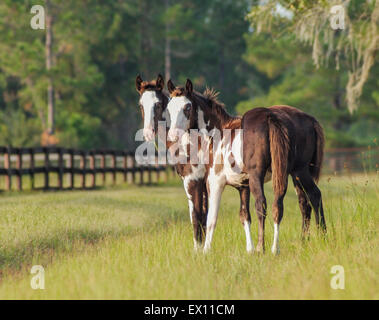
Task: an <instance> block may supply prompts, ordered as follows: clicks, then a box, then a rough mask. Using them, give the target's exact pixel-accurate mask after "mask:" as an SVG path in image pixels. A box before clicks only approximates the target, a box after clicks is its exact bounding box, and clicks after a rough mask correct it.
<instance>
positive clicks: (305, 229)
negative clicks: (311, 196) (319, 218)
mask: <svg viewBox="0 0 379 320" xmlns="http://www.w3.org/2000/svg"><path fill="white" fill-rule="evenodd" d="M292 181H293V185H294V186H295V191H296V194H297V197H298V199H299V207H300V211H301V214H302V216H303V225H302V236H303V238H305V237H307V236H309V225H310V222H311V213H312V207H311V206H310V204H309V201H308V198H307V195H306V193H305V192H304V190H303V188H302V187H301V184H300V181H298V180H297V179H296V175H292Z"/></svg>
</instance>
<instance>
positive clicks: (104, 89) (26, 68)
mask: <svg viewBox="0 0 379 320" xmlns="http://www.w3.org/2000/svg"><path fill="white" fill-rule="evenodd" d="M340 2H341V3H343V5H345V7H346V9H347V17H348V23H349V24H348V27H349V28H348V29H347V31H346V32H344V31H341V30H332V31H331V29H330V25H329V24H328V23H327V22H328V20H327V17H328V12H329V9H330V3H329V2H327V1H323V0H321V1H312V0H293V1H292V0H290V1H279V0H271V1H265V2H261V1H255V0H201V1H200V0H179V1H174V0H160V1H147V0H117V1H101V0H82V1H74V0H65V1H59V0H45V1H37V0H35V1H29V0H2V2H1V3H0V144H1V145H13V146H35V145H40V144H41V143H47V142H46V139H45V138H44V137H45V135H46V133H47V134H50V133H51V134H52V138H53V139H52V140H51V141H50V142H52V143H58V144H59V145H62V146H67V147H80V148H88V149H89V148H95V147H96V148H101V147H107V148H133V147H134V146H135V142H134V135H135V132H136V130H137V129H138V128H140V127H141V119H140V115H139V110H138V108H137V101H138V95H137V93H136V91H135V87H134V80H135V77H136V75H137V74H139V73H140V74H141V75H142V77H143V78H146V79H152V78H155V77H156V75H157V73H162V74H164V75H165V78H166V81H167V80H168V78H169V77H171V78H172V79H173V80H174V81H175V82H176V83H184V81H185V79H186V78H187V77H189V78H191V79H192V80H193V82H194V84H195V87H196V89H198V90H199V91H201V90H202V89H204V88H205V86H210V87H214V88H216V89H217V90H219V91H220V92H221V94H220V99H221V100H222V101H223V102H224V103H225V104H226V106H227V108H228V110H229V111H230V112H232V113H240V114H242V113H243V112H245V111H247V110H248V109H250V108H253V107H258V106H269V105H272V104H289V105H292V106H295V107H298V108H300V109H302V110H304V111H306V112H309V113H310V114H312V115H314V116H315V117H317V118H318V119H319V120H320V121H321V123H322V124H323V126H324V128H325V130H326V135H327V143H328V146H363V145H368V144H372V143H373V140H374V138H377V137H379V86H378V84H379V79H378V74H379V65H378V63H377V62H378V58H377V57H376V55H375V54H376V52H377V48H378V46H377V44H378V42H377V39H378V32H377V29H375V25H376V26H377V20H376V19H377V15H375V14H376V10H378V3H377V1H374V0H372V1H369V0H350V1H340ZM35 4H41V5H43V6H44V7H45V8H46V9H47V17H51V19H52V20H51V26H50V29H49V30H50V31H51V38H52V42H51V45H50V49H51V50H50V51H49V50H48V47H49V46H48V41H47V38H46V37H47V34H48V30H33V29H32V28H31V27H30V19H31V18H32V14H31V13H30V8H31V7H32V6H33V5H35ZM312 14H313V15H312ZM323 15H324V16H323ZM312 17H313V20H312ZM314 17H319V19H315V18H314ZM321 17H324V20H322V19H321ZM325 17H326V18H325ZM307 19H308V20H307ZM325 19H326V20H325ZM46 21H48V20H46ZM319 21H324V24H321V23H320V22H319ZM325 21H326V22H325ZM46 27H48V24H47V25H46ZM307 28H308V29H307ZM309 28H311V29H309ZM299 30H302V31H301V32H303V34H301V32H300V31H299ZM304 30H305V31H304ZM357 30H358V31H357ZM352 31H354V33H348V32H352ZM307 32H308V33H309V34H311V35H312V36H309V37H306V35H307ZM304 34H305V37H304ZM354 37H355V38H354ZM362 39H363V40H364V41H363V40H362ZM349 41H350V42H349ZM375 41H376V42H375ZM348 48H350V49H349V50H348ZM366 57H368V58H371V60H370V61H369V62H372V63H371V64H370V65H369V68H368V74H367V79H364V80H365V81H363V82H364V85H362V90H361V92H358V93H356V92H357V90H356V91H352V92H355V93H356V94H355V95H354V98H356V99H355V100H354V101H353V102H354V103H355V105H354V106H353V107H351V106H352V105H353V104H352V102H351V99H350V100H349V99H348V98H349V92H350V91H349V86H348V84H349V81H353V80H356V82H359V81H358V80H360V79H361V78H359V76H360V77H362V72H361V73H359V71H360V70H361V69H362V68H361V69H359V68H360V67H362V66H364V65H363V63H364V61H365V60H364V59H366ZM353 60H354V62H355V64H354V66H355V69H352V67H354V66H352V64H351V61H353ZM366 66H367V64H366ZM362 70H366V69H362ZM354 72H356V75H357V78H354V79H353V80H351V77H352V76H351V74H352V73H353V75H354ZM361 82H362V81H361ZM354 85H355V83H354V81H353V83H352V84H351V86H352V87H353V88H356V87H354ZM49 88H53V90H50V94H51V97H52V101H53V102H52V103H53V106H54V126H53V127H52V123H51V119H50V118H49V117H48V115H49V103H50V102H49V99H48V92H49ZM49 130H53V132H49Z"/></svg>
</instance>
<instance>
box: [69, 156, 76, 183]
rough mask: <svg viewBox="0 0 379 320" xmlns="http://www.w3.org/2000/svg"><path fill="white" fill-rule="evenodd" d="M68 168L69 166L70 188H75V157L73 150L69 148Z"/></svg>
mask: <svg viewBox="0 0 379 320" xmlns="http://www.w3.org/2000/svg"><path fill="white" fill-rule="evenodd" d="M69 153H70V158H69V164H68V165H69V168H70V188H71V189H74V188H75V157H74V150H73V149H70V152H69Z"/></svg>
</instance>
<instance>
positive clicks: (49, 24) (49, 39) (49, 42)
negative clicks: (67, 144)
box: [45, 0, 55, 135]
mask: <svg viewBox="0 0 379 320" xmlns="http://www.w3.org/2000/svg"><path fill="white" fill-rule="evenodd" d="M50 9H51V3H50V0H46V10H45V14H46V42H45V54H46V70H47V71H48V72H49V71H50V70H51V68H52V66H53V29H52V28H53V16H52V14H51V10H50ZM54 112H55V110H54V85H53V77H52V76H51V75H50V74H49V78H48V87H47V126H48V134H49V135H53V134H54V131H55V123H54Z"/></svg>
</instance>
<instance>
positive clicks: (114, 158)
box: [112, 152, 117, 184]
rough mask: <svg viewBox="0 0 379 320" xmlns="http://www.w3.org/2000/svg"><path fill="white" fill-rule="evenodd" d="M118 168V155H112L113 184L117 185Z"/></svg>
mask: <svg viewBox="0 0 379 320" xmlns="http://www.w3.org/2000/svg"><path fill="white" fill-rule="evenodd" d="M116 168H117V159H116V153H115V152H113V153H112V169H113V184H116Z"/></svg>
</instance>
